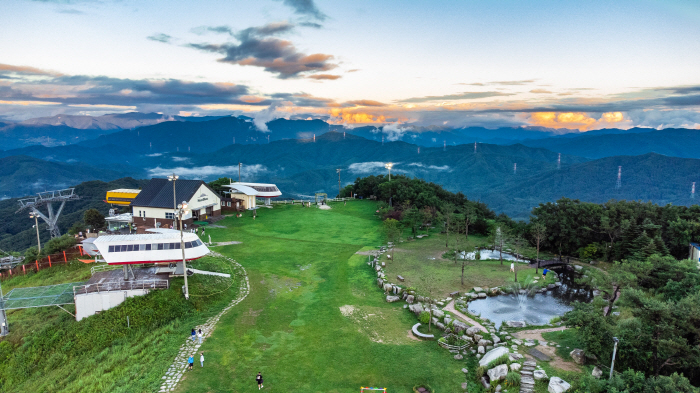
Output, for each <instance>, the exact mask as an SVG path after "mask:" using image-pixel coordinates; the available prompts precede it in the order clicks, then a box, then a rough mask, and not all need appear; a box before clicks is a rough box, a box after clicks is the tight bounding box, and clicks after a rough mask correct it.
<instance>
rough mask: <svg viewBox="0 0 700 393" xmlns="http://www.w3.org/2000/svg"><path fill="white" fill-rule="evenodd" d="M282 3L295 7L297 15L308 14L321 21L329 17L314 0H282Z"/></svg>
mask: <svg viewBox="0 0 700 393" xmlns="http://www.w3.org/2000/svg"><path fill="white" fill-rule="evenodd" d="M282 4H284V5H286V6H288V7H290V8H291V9H293V10H294V13H295V14H297V15H302V16H307V17H309V18H312V19H315V20H319V21H324V20H326V19H327V18H328V16H327V15H326V14H324V13H323V12H321V10H319V9H318V7H317V6H316V4H314V1H313V0H282Z"/></svg>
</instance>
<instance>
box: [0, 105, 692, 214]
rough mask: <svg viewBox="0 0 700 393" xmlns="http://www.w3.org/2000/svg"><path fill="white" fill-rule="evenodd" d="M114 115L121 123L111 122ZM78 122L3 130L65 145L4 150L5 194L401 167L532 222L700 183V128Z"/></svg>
mask: <svg viewBox="0 0 700 393" xmlns="http://www.w3.org/2000/svg"><path fill="white" fill-rule="evenodd" d="M159 116H160V115H159ZM114 118H117V119H121V118H119V117H114V116H113V117H110V118H109V119H114ZM106 119H108V118H105V119H103V120H105V121H104V122H102V123H99V122H98V123H95V122H88V121H86V120H85V119H82V118H81V119H71V122H73V123H72V124H76V122H78V121H80V124H81V125H82V126H90V127H97V125H95V124H107V122H106ZM126 119H127V120H125V123H120V124H133V122H135V121H141V122H148V121H156V120H158V119H157V118H156V116H153V114H150V115H145V116H141V117H139V116H138V115H131V116H127V117H126ZM129 122H132V123H129ZM68 123H70V122H68V121H67V122H66V123H64V124H62V125H54V124H49V125H44V124H38V122H35V123H33V124H32V125H20V124H10V125H8V126H5V127H4V128H3V129H2V132H0V138H3V137H4V138H6V140H8V141H11V140H12V138H13V137H16V135H18V133H20V132H24V133H25V134H22V135H33V136H35V137H36V135H39V134H40V133H44V135H45V136H46V137H49V138H51V136H49V135H52V138H54V139H55V140H56V141H61V143H60V145H58V146H56V145H49V146H45V145H37V144H31V145H26V144H27V143H30V142H27V138H24V139H21V138H20V139H19V142H17V140H15V145H18V144H19V145H22V144H24V145H22V146H17V147H12V143H9V146H6V145H3V148H4V149H5V150H4V151H0V157H2V159H1V160H0V173H2V175H0V196H5V197H19V196H23V195H26V194H30V193H35V192H38V191H43V189H40V188H42V187H44V189H54V188H60V187H65V186H66V185H67V184H73V185H75V184H78V183H80V182H82V181H85V180H89V179H100V180H113V179H117V178H120V177H126V176H130V177H133V178H137V179H143V178H149V177H162V176H165V175H166V174H169V173H172V172H173V171H175V172H176V173H178V174H180V176H182V177H184V178H201V179H204V180H212V179H215V178H218V177H231V178H233V179H234V180H235V179H237V177H238V162H242V163H243V168H242V178H243V179H244V180H248V181H260V182H275V183H277V184H278V186H279V187H280V189H281V190H282V191H283V193H284V196H286V197H299V196H300V195H313V193H314V192H317V191H323V192H327V193H328V194H329V195H335V194H336V193H337V189H338V178H337V174H336V169H341V185H346V184H348V183H350V182H352V181H354V180H355V178H356V177H361V176H367V175H370V174H383V173H386V170H385V169H384V163H385V162H394V163H395V166H394V170H393V172H394V173H402V174H406V175H409V176H416V177H421V178H423V179H425V180H428V181H432V182H436V183H439V184H441V185H443V186H444V187H445V188H446V189H448V190H450V191H462V192H463V193H465V194H466V195H467V196H468V197H469V198H470V199H475V200H481V201H482V202H485V203H487V204H489V205H490V207H491V208H493V209H494V210H496V211H498V212H505V213H508V214H509V215H511V216H513V217H514V218H521V219H527V215H528V213H529V211H530V209H531V208H532V207H533V206H536V205H537V204H539V203H541V202H547V201H553V200H556V199H558V198H560V197H563V196H566V197H570V198H579V199H582V200H586V201H594V202H603V201H606V200H608V199H611V198H614V199H633V200H639V199H641V200H645V201H646V200H650V201H652V202H655V203H662V204H665V203H674V204H683V205H688V204H691V203H693V202H694V200H692V199H690V187H691V184H692V182H693V181H696V182H698V183H700V160H698V158H700V151H698V150H697V149H692V148H690V146H692V145H693V143H695V140H696V139H697V136H698V135H700V130H690V129H669V130H652V129H631V130H619V129H606V130H598V131H591V132H587V133H583V132H578V131H574V132H562V131H558V130H546V129H545V130H535V129H526V128H507V129H497V130H487V129H483V128H465V129H445V130H414V129H410V128H400V127H398V126H396V125H389V126H386V127H383V128H378V127H357V128H352V129H350V128H345V127H342V126H337V125H331V124H328V123H326V122H324V121H322V120H286V119H277V120H273V121H271V122H269V123H267V127H268V131H267V132H263V131H260V130H259V129H258V128H257V127H256V126H255V124H254V123H253V122H252V119H250V118H247V117H243V116H241V117H233V116H226V117H213V118H191V119H189V120H179V119H175V118H173V119H170V120H167V121H162V119H161V121H157V123H155V124H150V125H142V126H139V127H136V128H134V129H101V128H74V127H68V126H67V125H65V124H68ZM116 123H117V122H115V123H109V124H116ZM105 127H106V126H105ZM5 129H7V133H5ZM28 129H31V130H34V131H33V132H34V133H33V134H32V133H31V132H29V131H27V130H28ZM22 130H24V131H22ZM39 130H40V131H39ZM13 133H14V134H13ZM13 135H14V136H13ZM382 137H383V139H384V141H383V142H382ZM71 138H73V139H71ZM0 140H2V139H0ZM475 141H476V142H478V143H477V146H476V152H475V149H474V142H475ZM480 141H490V142H489V143H483V142H480ZM8 147H9V148H8ZM559 153H562V154H561V164H560V168H559V169H558V167H557V159H558V156H559ZM663 154H665V155H663ZM516 165H517V168H515V166H516ZM618 166H623V181H622V187H621V188H620V189H616V188H615V181H616V175H617V167H618Z"/></svg>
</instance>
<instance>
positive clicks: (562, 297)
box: [467, 269, 591, 329]
mask: <svg viewBox="0 0 700 393" xmlns="http://www.w3.org/2000/svg"><path fill="white" fill-rule="evenodd" d="M559 273H560V274H559V277H560V279H561V283H562V285H561V286H560V287H557V288H555V289H552V290H548V291H547V292H546V293H537V294H535V295H534V296H528V294H527V290H525V289H522V290H519V291H515V292H516V293H517V294H506V295H499V296H494V297H487V298H486V299H478V300H474V301H471V302H469V304H468V307H467V308H468V309H469V312H471V313H473V314H477V315H480V316H481V317H482V318H488V319H489V320H490V321H492V322H493V323H494V324H495V325H496V328H497V329H500V327H501V324H503V323H504V322H505V321H525V322H527V324H528V325H544V324H547V323H548V322H549V320H550V319H552V318H553V317H556V316H562V315H564V314H565V313H566V312H567V311H570V310H572V309H573V305H572V303H573V302H575V301H582V302H589V301H591V297H590V293H589V291H588V289H585V288H578V287H576V285H575V284H574V282H573V273H571V272H568V271H566V270H564V269H562V270H561V272H559Z"/></svg>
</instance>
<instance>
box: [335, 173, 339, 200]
mask: <svg viewBox="0 0 700 393" xmlns="http://www.w3.org/2000/svg"><path fill="white" fill-rule="evenodd" d="M335 171H336V172H338V198H340V169H336V170H335Z"/></svg>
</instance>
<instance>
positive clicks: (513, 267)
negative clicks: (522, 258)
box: [510, 262, 515, 272]
mask: <svg viewBox="0 0 700 393" xmlns="http://www.w3.org/2000/svg"><path fill="white" fill-rule="evenodd" d="M510 271H511V272H515V263H514V262H511V263H510Z"/></svg>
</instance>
